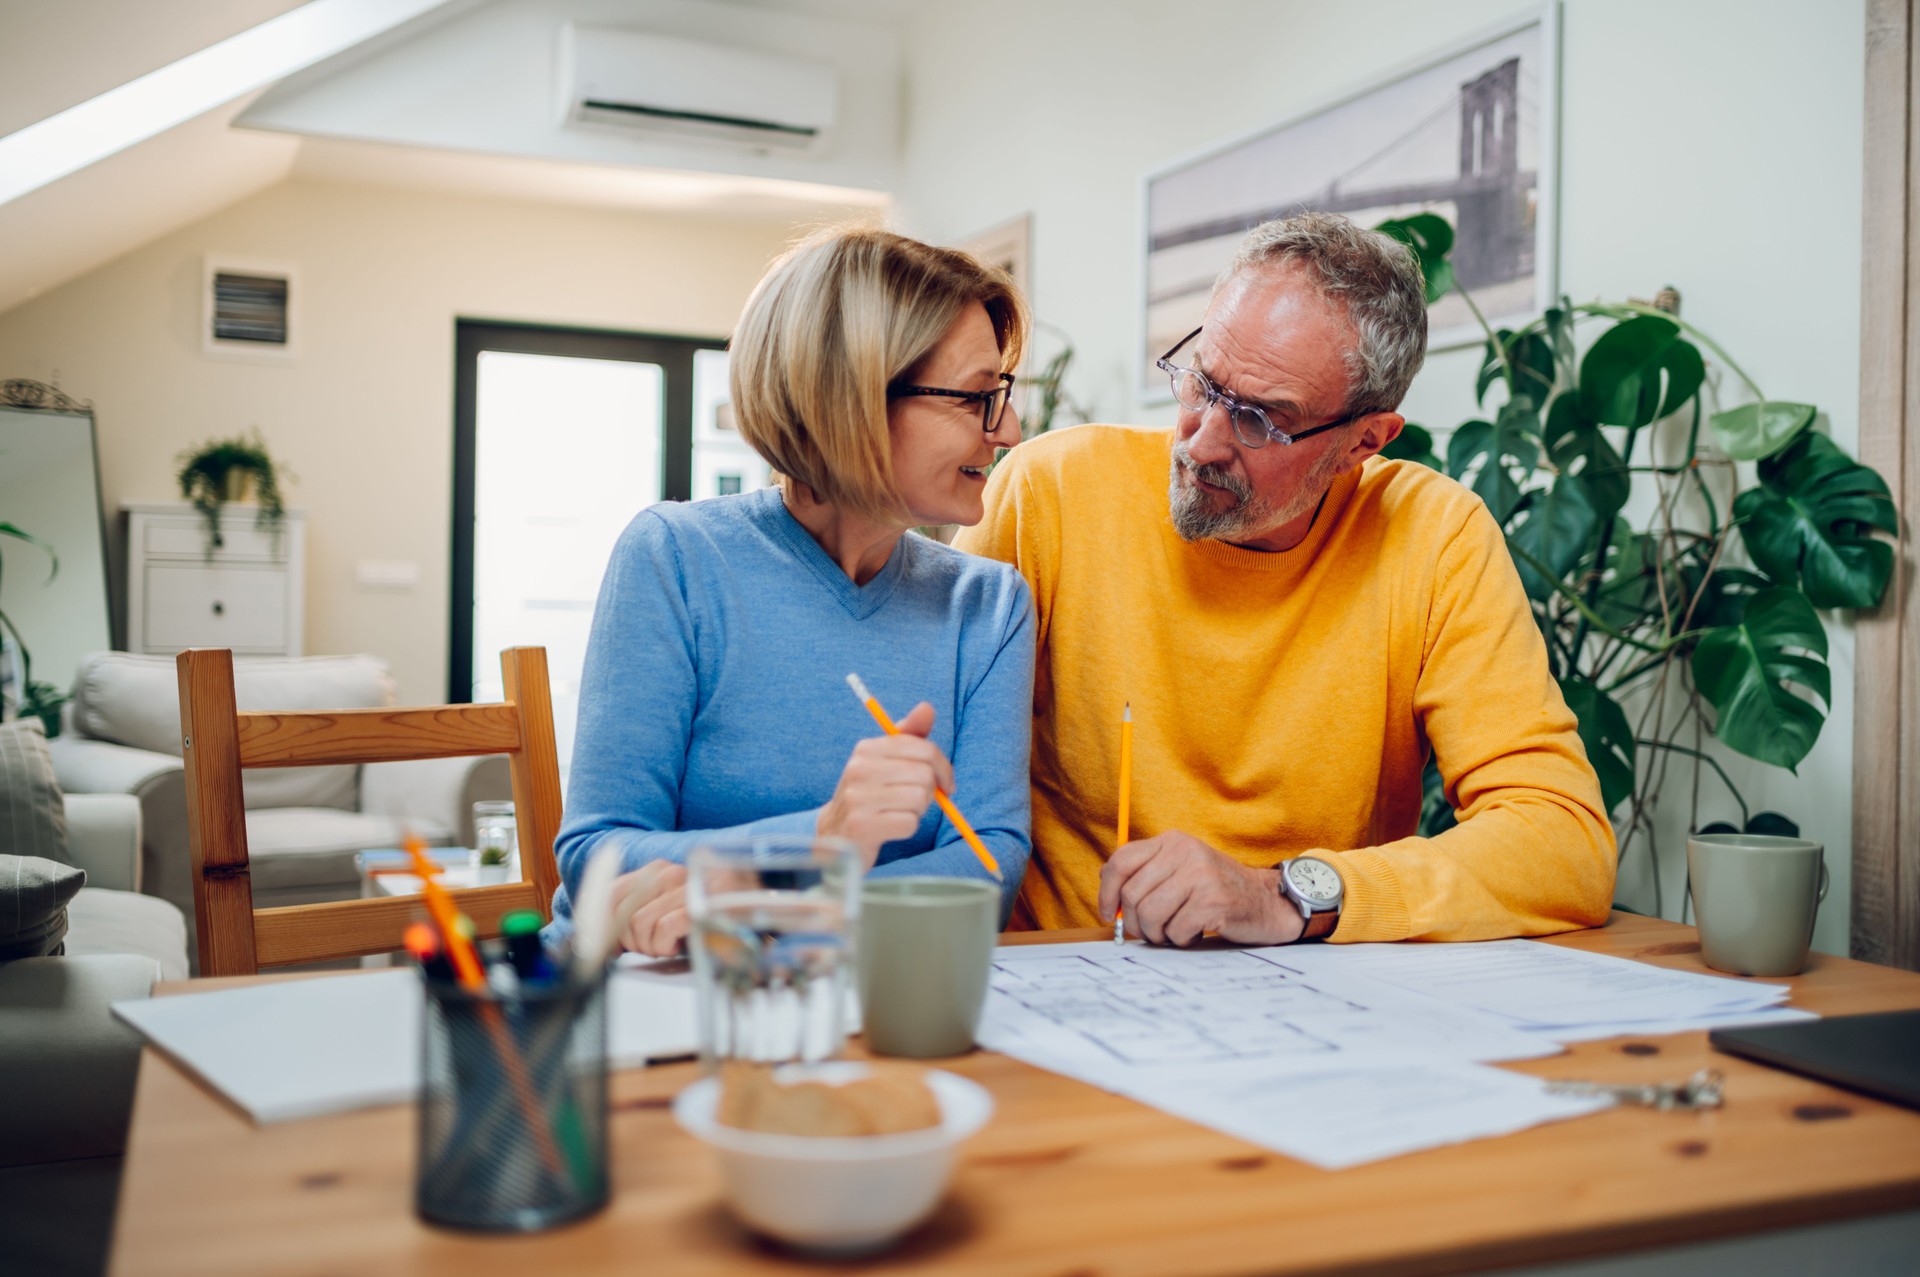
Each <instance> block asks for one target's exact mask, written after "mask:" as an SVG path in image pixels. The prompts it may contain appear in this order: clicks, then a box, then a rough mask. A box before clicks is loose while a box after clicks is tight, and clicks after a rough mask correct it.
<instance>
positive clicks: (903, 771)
mask: <svg viewBox="0 0 1920 1277" xmlns="http://www.w3.org/2000/svg"><path fill="white" fill-rule="evenodd" d="M847 686H848V687H851V688H852V689H853V694H854V695H855V696H857V697H858V698H859V699H860V703H861V704H862V705H864V706H866V708H867V713H869V714H871V715H873V721H874V722H876V723H878V724H880V729H881V730H882V731H884V732H886V735H885V736H884V737H877V738H872V739H868V740H863V741H861V742H860V743H859V744H858V745H856V746H854V749H853V757H851V758H849V759H848V760H847V766H846V770H845V771H843V772H841V773H840V785H839V788H837V789H836V790H834V794H833V799H832V801H830V802H829V803H828V804H827V805H826V807H825V808H824V809H822V810H821V812H820V820H819V823H818V825H817V830H818V832H820V833H822V834H838V835H839V836H840V837H843V838H846V839H849V840H850V841H852V842H853V843H854V844H855V845H856V846H858V847H859V848H860V853H861V855H863V856H865V857H866V862H867V867H868V868H872V867H873V862H874V860H875V859H876V858H877V857H878V856H879V855H880V844H881V843H886V842H892V841H894V840H896V839H900V838H910V837H912V836H913V832H914V830H916V829H918V828H919V827H920V821H921V819H922V818H923V817H925V815H926V814H927V805H928V804H929V803H939V804H940V811H941V813H942V814H943V815H945V816H946V818H947V823H948V824H950V825H952V826H953V827H954V828H955V829H956V830H958V831H959V833H960V837H961V838H962V839H964V840H965V841H966V844H967V846H969V847H971V848H972V849H973V854H974V855H975V856H978V857H979V858H980V863H981V864H982V865H984V866H985V867H986V870H987V872H988V873H990V874H992V875H993V876H994V877H995V878H996V879H997V878H999V877H1000V865H999V863H998V862H997V861H995V860H994V858H993V853H992V852H990V851H988V850H987V846H986V844H985V843H983V842H981V841H980V835H979V834H976V833H975V832H974V831H973V826H972V825H970V824H968V823H967V818H966V817H965V816H962V815H961V814H960V809H959V808H958V807H956V806H954V803H953V799H952V798H951V797H949V795H951V794H952V793H953V764H952V763H950V762H948V761H947V756H946V754H945V753H943V752H942V751H941V749H940V747H939V746H938V745H936V744H934V743H933V742H932V741H930V740H928V739H926V737H927V734H928V733H929V732H931V731H932V730H933V706H931V705H929V704H927V703H926V702H925V701H922V702H920V703H919V704H918V705H915V706H914V707H913V712H912V713H910V714H908V715H907V716H906V717H905V718H903V719H901V720H900V722H899V723H898V724H897V725H896V724H895V723H894V721H893V720H892V719H891V718H889V717H888V716H887V711H886V710H885V709H883V708H882V707H881V705H880V702H879V701H878V700H876V699H874V695H873V693H872V692H870V691H868V690H867V685H866V684H865V683H863V682H861V681H860V676H859V675H858V674H849V675H847Z"/></svg>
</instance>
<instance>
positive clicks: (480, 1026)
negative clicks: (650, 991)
mask: <svg viewBox="0 0 1920 1277" xmlns="http://www.w3.org/2000/svg"><path fill="white" fill-rule="evenodd" d="M425 983H426V990H427V997H426V1008H425V1014H424V1015H423V1016H422V1017H421V1023H422V1034H423V1038H422V1044H421V1059H420V1065H421V1078H420V1150H419V1152H420V1157H419V1165H418V1169H417V1171H416V1175H415V1182H414V1208H415V1209H416V1210H417V1211H418V1212H419V1214H420V1217H421V1218H422V1219H425V1220H428V1221H430V1222H432V1223H435V1224H444V1225H447V1226H449V1227H453V1228H463V1229H475V1230H480V1231H485V1232H535V1231H538V1230H540V1229H543V1228H553V1227H556V1226H557V1225H560V1224H564V1223H567V1222H568V1221H570V1220H575V1219H579V1218H581V1217H582V1216H585V1215H590V1214H592V1213H593V1212H594V1211H597V1210H599V1209H600V1208H601V1207H602V1206H605V1205H606V1204H607V1196H608V1184H607V1009H606V1008H607V998H606V987H607V986H606V978H605V976H604V975H603V976H601V977H600V978H598V979H594V980H590V981H575V980H572V979H569V980H566V981H565V982H562V983H557V984H554V985H552V986H550V987H530V988H525V989H523V990H522V991H521V992H520V993H518V994H516V995H514V996H511V997H500V996H497V995H495V994H494V993H492V992H491V991H489V992H485V993H469V992H467V991H466V990H464V989H461V988H459V987H458V986H457V985H453V984H450V983H448V982H446V981H434V980H428V981H426V982H425Z"/></svg>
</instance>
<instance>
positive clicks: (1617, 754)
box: [1560, 678, 1636, 811]
mask: <svg viewBox="0 0 1920 1277" xmlns="http://www.w3.org/2000/svg"><path fill="white" fill-rule="evenodd" d="M1560 694H1561V695H1562V696H1564V697H1566V698H1567V708H1568V709H1570V710H1572V711H1573V716H1574V717H1575V718H1576V719H1578V720H1579V721H1580V742H1581V744H1583V745H1585V746H1586V747H1587V761H1588V762H1589V763H1591V764H1593V771H1594V774H1595V775H1596V776H1598V777H1599V778H1600V797H1601V799H1602V800H1603V801H1604V802H1605V803H1606V805H1607V810H1608V811H1612V810H1613V809H1614V808H1616V807H1618V806H1619V805H1620V804H1621V803H1623V802H1625V801H1626V800H1627V799H1629V798H1631V797H1633V769H1634V763H1635V753H1636V749H1635V746H1634V743H1633V726H1632V725H1631V724H1630V723H1628V722H1627V715H1626V711H1625V710H1622V709H1621V708H1620V706H1619V705H1618V704H1617V703H1616V702H1615V701H1614V699H1613V698H1612V697H1611V696H1608V695H1607V694H1606V693H1605V692H1603V691H1601V690H1600V689H1599V688H1597V687H1595V686H1594V685H1593V684H1592V683H1589V682H1588V681H1587V680H1586V679H1584V678H1563V679H1561V680H1560Z"/></svg>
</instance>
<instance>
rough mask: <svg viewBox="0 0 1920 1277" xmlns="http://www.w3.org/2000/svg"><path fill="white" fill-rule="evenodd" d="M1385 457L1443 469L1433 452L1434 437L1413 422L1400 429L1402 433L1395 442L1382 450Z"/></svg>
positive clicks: (1381, 452) (1434, 468) (1433, 468)
mask: <svg viewBox="0 0 1920 1277" xmlns="http://www.w3.org/2000/svg"><path fill="white" fill-rule="evenodd" d="M1380 455H1381V456H1383V457H1387V458H1391V459H1396V460H1400V461H1417V462H1419V463H1420V464H1421V465H1423V466H1426V467H1427V468H1429V469H1432V470H1439V469H1441V468H1442V467H1441V465H1440V458H1439V457H1438V456H1436V455H1435V454H1434V451H1433V435H1431V434H1430V433H1428V431H1427V428H1426V427H1425V426H1416V425H1414V424H1413V423H1412V422H1411V421H1409V422H1408V423H1407V424H1406V425H1404V426H1402V427H1400V433H1399V435H1398V436H1396V437H1395V439H1394V441H1393V442H1392V443H1390V444H1388V445H1387V446H1386V447H1384V448H1382V449H1380Z"/></svg>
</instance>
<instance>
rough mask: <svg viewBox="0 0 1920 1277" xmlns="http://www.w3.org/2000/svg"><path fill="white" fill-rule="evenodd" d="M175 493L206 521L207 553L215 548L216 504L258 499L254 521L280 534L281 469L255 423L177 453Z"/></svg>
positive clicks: (217, 543)
mask: <svg viewBox="0 0 1920 1277" xmlns="http://www.w3.org/2000/svg"><path fill="white" fill-rule="evenodd" d="M178 460H179V465H180V470H179V473H178V474H177V475H176V476H175V477H176V478H178V480H179V482H180V495H181V496H183V497H185V498H186V499H187V500H188V501H189V502H190V503H191V504H192V505H193V508H194V509H196V510H198V511H199V512H200V517H201V518H202V519H204V520H205V521H206V524H207V556H208V557H209V558H211V557H212V556H213V552H214V551H215V550H217V549H219V548H220V546H221V545H222V541H221V538H220V507H221V506H223V505H225V504H226V503H228V502H230V501H231V502H242V501H246V500H248V499H252V500H254V501H256V502H258V503H259V513H258V514H257V515H256V516H255V518H254V525H255V526H256V527H259V528H264V529H266V530H267V531H269V532H271V533H272V534H273V535H274V536H276V537H277V536H278V535H279V533H280V528H281V523H282V520H283V519H284V518H285V516H286V506H285V504H284V503H283V502H282V501H281V497H280V473H279V468H278V467H277V466H276V465H275V463H274V460H273V456H272V454H271V453H269V452H268V451H267V444H266V440H264V439H262V438H261V437H260V431H259V430H258V428H256V429H254V430H253V432H252V433H251V434H250V435H236V436H234V437H233V438H231V439H213V440H209V441H208V442H206V443H204V444H201V445H200V446H199V447H198V448H189V449H187V450H186V451H184V452H182V453H181V454H180V456H179V458H178Z"/></svg>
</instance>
